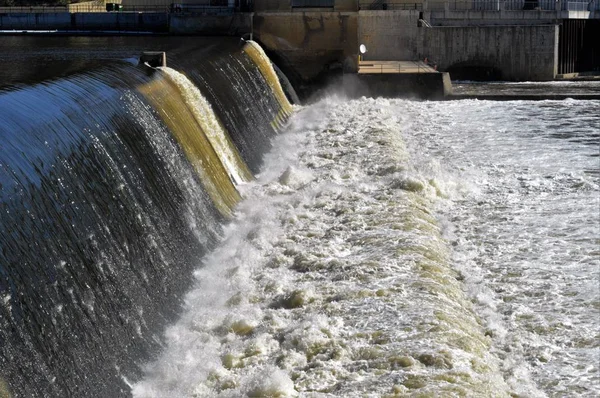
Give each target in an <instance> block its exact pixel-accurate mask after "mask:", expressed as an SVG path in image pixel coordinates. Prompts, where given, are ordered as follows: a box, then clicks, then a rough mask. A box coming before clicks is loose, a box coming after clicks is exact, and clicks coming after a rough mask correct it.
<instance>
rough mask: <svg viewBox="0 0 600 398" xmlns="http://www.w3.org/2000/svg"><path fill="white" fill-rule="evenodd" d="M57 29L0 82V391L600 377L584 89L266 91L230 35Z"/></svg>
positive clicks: (269, 388) (586, 390)
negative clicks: (572, 95) (183, 38)
mask: <svg viewBox="0 0 600 398" xmlns="http://www.w3.org/2000/svg"><path fill="white" fill-rule="evenodd" d="M35 40H38V39H35ZM40 40H41V39H40ZM73 40H74V41H77V40H78V39H73ZM80 40H83V41H84V42H83V43H78V44H77V46H75V47H77V48H79V49H80V50H77V51H80V53H81V54H85V57H83V58H85V59H83V60H80V62H77V63H73V62H71V61H68V62H67V61H65V60H63V59H62V57H63V56H64V57H66V58H69V57H72V54H71V53H70V51H69V52H65V51H64V48H63V50H62V52H61V51H56V53H58V54H61V55H60V56H59V57H58V58H60V59H59V60H58V61H60V62H59V63H58V64H55V65H58V66H59V67H60V69H61V70H63V72H64V75H60V76H55V75H54V77H52V78H49V79H47V78H46V76H39V75H37V74H35V73H33V72H31V73H29V72H27V73H26V72H25V71H24V69H25V66H26V65H27V64H28V63H29V62H30V60H29V58H28V57H29V56H35V54H36V52H33V53H32V54H34V55H31V54H29V53H28V52H27V51H24V52H23V53H18V52H14V54H16V58H17V61H18V62H19V65H22V66H23V70H17V69H18V68H17V69H15V68H13V70H12V71H8V72H6V71H5V72H4V73H5V74H4V76H5V79H8V81H9V84H8V85H5V86H4V87H2V88H1V89H0V105H1V107H0V120H1V121H2V123H1V124H0V137H2V141H1V142H0V194H1V195H0V199H1V201H0V221H1V224H0V238H1V239H0V249H1V250H0V397H2V398H5V397H25V396H35V397H38V396H39V397H63V396H86V397H88V396H89V397H120V396H125V397H127V396H132V395H133V396H134V397H140V398H142V397H144V398H163V397H181V398H183V397H197V398H199V397H205V398H209V397H210V398H212V397H222V398H225V397H230V398H237V397H244V396H248V397H280V398H283V397H310V398H321V397H323V398H325V397H365V396H366V397H409V396H411V397H413V396H414V397H595V396H598V395H599V394H600V369H599V363H600V324H599V322H600V321H599V319H600V249H599V247H600V216H599V214H600V101H573V100H565V101H538V102H526V101H512V102H493V101H475V100H464V101H448V102H423V101H408V100H386V99H376V100H375V99H367V98H362V99H358V100H349V99H347V98H344V97H340V96H335V95H328V96H326V97H324V98H322V99H320V100H318V101H317V102H315V103H312V104H310V105H305V106H299V105H295V106H294V107H292V106H291V105H290V104H289V103H288V101H287V99H286V98H285V94H284V92H283V91H282V88H281V86H280V85H279V82H278V81H277V77H276V72H275V71H274V70H273V69H272V68H271V65H270V63H269V61H268V59H267V58H266V55H265V54H264V53H263V52H262V50H261V49H260V48H259V47H258V46H257V45H256V44H253V43H246V44H244V45H243V46H242V45H240V43H237V42H236V41H227V40H224V41H221V42H218V43H217V41H216V39H215V40H213V39H210V40H209V39H207V40H205V41H204V42H202V43H196V45H195V46H188V47H186V46H183V47H181V46H179V44H177V45H175V44H173V42H172V41H169V40H167V39H164V40H162V41H160V40H159V41H158V42H156V43H155V45H156V47H158V48H159V49H165V48H168V49H170V48H171V47H169V46H171V45H173V53H172V54H171V53H170V58H169V67H168V68H159V69H157V70H149V68H147V67H145V66H143V65H137V61H136V59H135V55H136V54H138V51H139V49H140V48H143V46H144V44H145V43H144V42H143V40H142V41H141V42H140V43H137V42H136V41H135V40H137V39H131V40H132V41H129V42H127V43H125V42H120V41H119V42H118V43H115V46H116V47H117V48H121V50H119V51H113V52H110V51H109V53H108V54H106V53H98V52H96V53H94V52H93V51H92V50H90V48H93V47H94V46H95V45H96V44H98V43H96V42H94V40H114V39H80ZM123 40H125V39H123ZM195 40H196V39H195ZM125 41H127V40H125ZM95 43H96V44H95ZM55 44H56V45H57V46H58V48H60V46H61V45H63V44H61V43H58V42H56V43H55ZM124 44H127V46H129V47H127V46H124ZM217 44H218V45H217ZM178 46H179V47H178ZM14 48H21V46H20V44H19V43H17V44H14ZM36 48H38V52H37V54H38V55H39V54H41V53H40V51H42V50H43V51H42V53H43V54H47V55H48V56H49V57H55V58H56V55H51V53H53V51H50V50H49V48H50V47H48V43H45V44H44V45H43V46H41V45H37V47H36ZM82 48H83V50H81V49H82ZM73 51H75V50H73ZM19 54H21V55H19ZM93 54H96V55H95V56H94V55H93ZM107 57H108V58H110V62H109V65H110V67H107V62H108V61H106V59H107ZM80 58H81V57H80ZM65 65H68V66H69V67H68V68H65ZM48 74H51V73H50V72H48Z"/></svg>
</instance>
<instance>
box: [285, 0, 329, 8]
mask: <svg viewBox="0 0 600 398" xmlns="http://www.w3.org/2000/svg"><path fill="white" fill-rule="evenodd" d="M334 6H335V0H292V8H333V7H334Z"/></svg>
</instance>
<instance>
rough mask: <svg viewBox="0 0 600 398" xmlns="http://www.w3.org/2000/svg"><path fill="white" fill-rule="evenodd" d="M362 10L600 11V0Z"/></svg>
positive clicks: (396, 2) (368, 0)
mask: <svg viewBox="0 0 600 398" xmlns="http://www.w3.org/2000/svg"><path fill="white" fill-rule="evenodd" d="M358 5H359V7H360V10H420V11H423V10H425V9H426V10H431V11H439V10H449V11H469V10H477V11H501V10H506V11H529V10H531V11H534V10H536V11H537V10H541V11H556V10H557V8H558V7H560V9H561V10H568V11H593V10H597V11H600V0H595V1H589V0H578V1H577V0H576V1H566V0H563V1H562V2H560V3H558V2H557V1H556V0H429V1H421V2H408V1H406V0H360V1H359V3H358Z"/></svg>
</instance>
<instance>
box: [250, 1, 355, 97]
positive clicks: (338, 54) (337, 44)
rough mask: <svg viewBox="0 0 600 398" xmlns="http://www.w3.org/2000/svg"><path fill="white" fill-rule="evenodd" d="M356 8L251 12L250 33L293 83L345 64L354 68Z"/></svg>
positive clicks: (320, 74) (299, 82) (320, 75)
mask: <svg viewBox="0 0 600 398" xmlns="http://www.w3.org/2000/svg"><path fill="white" fill-rule="evenodd" d="M357 30H358V14H357V13H356V12H335V11H331V12H314V11H311V12H285V13H284V12H281V13H274V12H267V13H256V14H255V15H254V24H253V37H254V39H255V40H256V41H258V42H259V43H261V44H262V45H263V46H264V47H265V48H266V51H267V53H268V54H269V56H271V58H272V59H273V60H274V61H275V63H277V64H278V65H279V66H280V67H281V68H282V69H283V71H284V72H285V73H286V74H287V75H288V77H290V79H291V81H292V83H293V84H294V85H295V86H298V85H301V84H302V82H303V81H309V80H315V79H319V78H320V77H322V76H324V75H325V74H327V73H328V72H329V71H331V70H338V71H341V70H342V68H343V67H344V64H347V65H350V67H352V65H353V67H354V70H355V69H356V65H355V64H356V59H357V52H358V44H359V43H358V37H357V35H356V32H357Z"/></svg>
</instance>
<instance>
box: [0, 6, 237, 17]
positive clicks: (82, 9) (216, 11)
mask: <svg viewBox="0 0 600 398" xmlns="http://www.w3.org/2000/svg"><path fill="white" fill-rule="evenodd" d="M234 11H235V9H233V8H229V7H222V6H208V5H196V4H189V5H188V4H177V3H174V4H170V5H160V4H152V5H145V4H139V5H134V4H131V5H127V4H125V5H123V7H122V8H121V9H120V10H115V11H106V9H104V8H103V7H94V6H92V5H90V6H86V5H81V6H78V7H77V8H69V7H67V6H36V7H16V6H12V7H0V13H13V14H39V13H63V12H69V13H89V12H108V13H125V12H145V13H153V12H154V13H175V14H179V13H181V14H210V15H229V14H232V13H233V12H234Z"/></svg>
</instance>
